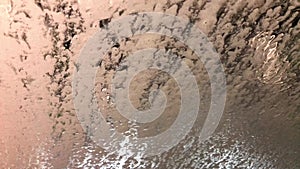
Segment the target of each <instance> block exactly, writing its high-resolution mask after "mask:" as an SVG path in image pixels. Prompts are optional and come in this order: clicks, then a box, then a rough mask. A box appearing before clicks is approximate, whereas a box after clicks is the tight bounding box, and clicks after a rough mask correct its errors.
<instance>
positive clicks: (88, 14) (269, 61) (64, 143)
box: [0, 0, 300, 169]
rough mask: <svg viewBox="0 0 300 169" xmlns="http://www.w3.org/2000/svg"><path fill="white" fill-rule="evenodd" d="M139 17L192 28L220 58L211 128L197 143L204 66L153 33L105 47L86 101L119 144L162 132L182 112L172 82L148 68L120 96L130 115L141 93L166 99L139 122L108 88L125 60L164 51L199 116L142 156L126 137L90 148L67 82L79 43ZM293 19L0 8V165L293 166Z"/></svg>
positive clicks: (204, 9) (273, 3) (212, 0)
mask: <svg viewBox="0 0 300 169" xmlns="http://www.w3.org/2000/svg"><path fill="white" fill-rule="evenodd" d="M139 12H163V13H166V14H170V15H176V16H178V17H180V18H183V19H185V20H188V21H189V22H190V23H192V24H194V25H196V27H197V28H198V29H199V30H201V31H202V32H203V33H204V34H205V35H206V36H207V38H208V40H209V41H210V42H211V44H212V45H213V46H214V48H215V49H216V52H217V53H218V54H219V56H220V61H221V63H222V66H223V68H224V72H225V76H226V90H227V95H226V103H225V109H224V112H222V113H223V114H222V118H221V121H220V123H219V124H218V128H217V129H216V131H215V132H214V133H213V134H212V135H211V136H210V137H209V138H208V139H206V140H205V141H202V140H201V139H199V133H200V132H201V129H202V127H203V124H204V121H205V119H206V117H207V115H208V110H209V106H210V102H211V98H212V97H213V96H212V93H211V84H210V81H211V80H212V79H210V78H209V77H208V72H207V69H206V68H205V66H204V65H205V63H203V62H201V60H200V59H199V58H198V57H197V55H196V54H195V53H194V52H193V51H192V50H191V49H190V48H188V47H187V45H186V44H184V43H183V42H180V41H178V40H176V39H174V38H172V37H166V36H163V35H157V34H156V35H154V34H144V35H136V36H133V37H131V38H125V37H124V38H122V39H118V41H117V43H108V44H109V45H110V46H109V47H110V48H109V50H108V51H106V53H105V54H101V53H99V58H101V62H99V63H95V64H96V66H97V72H96V78H95V81H94V83H95V98H96V100H97V102H98V106H99V107H98V108H99V109H102V113H103V116H104V118H105V120H106V122H107V123H108V124H109V125H110V126H111V128H113V129H114V130H117V131H118V132H120V133H123V134H124V135H126V136H129V137H130V136H136V135H138V137H151V136H155V135H157V134H159V133H162V132H164V131H167V130H168V128H170V126H171V125H172V124H173V123H174V121H175V119H176V117H177V115H178V112H179V110H180V106H181V104H183V103H181V98H182V96H180V91H181V90H182V89H180V86H179V85H178V84H177V83H176V79H174V78H172V77H171V76H170V75H168V74H167V73H166V72H162V71H159V70H155V69H151V70H147V71H146V70H145V71H141V72H139V74H137V75H136V76H135V77H134V78H133V79H131V82H130V87H129V93H130V94H129V98H130V101H131V103H132V106H133V107H134V108H136V109H137V110H139V111H144V110H149V109H150V108H151V105H152V103H153V100H155V99H154V98H155V97H156V95H155V93H154V95H153V93H151V91H153V90H156V89H160V90H162V91H163V92H164V93H165V95H164V96H165V97H166V98H167V101H168V102H167V103H166V109H165V110H164V113H163V115H162V116H160V117H159V118H158V119H156V120H155V121H152V122H150V123H147V124H141V123H133V122H131V121H130V120H127V119H126V118H125V117H124V116H121V115H120V114H119V112H118V110H117V109H116V105H115V103H116V101H115V99H114V95H113V92H111V88H112V86H113V85H112V80H111V79H112V77H115V75H116V73H117V72H122V71H126V69H127V67H126V65H125V66H124V64H125V63H127V61H128V60H129V58H130V56H131V55H132V54H133V53H134V52H135V51H138V50H141V49H145V48H156V49H164V50H165V51H170V52H172V54H174V55H175V56H177V57H180V58H181V59H182V60H183V61H184V63H186V65H187V66H188V67H189V68H190V70H191V72H192V73H193V74H194V76H195V79H196V82H197V84H198V87H199V93H200V100H201V101H200V105H199V112H201V113H199V114H198V117H197V119H195V120H196V122H195V123H194V125H193V128H192V129H191V130H190V132H189V133H188V135H187V136H186V137H185V138H184V139H182V140H181V141H180V142H179V144H177V145H176V146H174V147H172V148H171V149H170V150H169V151H166V152H163V153H162V154H159V155H156V156H152V157H145V158H144V157H143V154H131V152H129V151H128V150H127V147H126V146H127V145H128V144H129V142H126V140H124V142H123V143H122V144H124V146H123V148H120V149H119V150H118V151H117V152H110V151H107V150H104V149H103V148H101V147H100V146H99V145H97V144H96V143H95V140H93V139H92V138H91V137H90V133H89V130H88V129H86V128H84V127H82V125H81V123H80V118H79V117H78V114H77V112H76V108H75V106H74V96H76V92H78V91H74V90H73V83H72V80H73V78H74V74H75V73H76V72H78V71H79V70H80V68H81V67H80V64H78V60H79V58H80V57H83V58H84V56H82V55H81V51H82V49H83V48H84V46H85V45H86V44H87V42H88V40H89V39H90V38H91V37H94V36H95V33H96V32H98V31H101V30H105V29H106V28H107V27H108V25H109V24H110V23H111V22H113V21H115V20H117V19H119V18H122V17H124V16H127V15H130V14H131V15H134V14H136V13H139ZM299 18H300V2H299V0H287V1H285V0H254V1H234V0H220V1H216V0H209V1H208V0H206V1H204V0H203V1H193V0H173V1H169V0H163V1H158V0H145V1H139V0H131V1H125V0H122V1H121V0H105V1H96V0H86V1H83V0H60V1H49V0H34V1H33V0H32V1H25V0H19V1H16V0H1V1H0V25H1V29H0V37H1V38H0V64H1V65H0V96H1V97H0V159H1V160H0V168H70V169H71V168H104V169H105V168H249V169H252V168H254V169H256V168H264V169H269V168H279V169H287V168H291V169H296V168H300V160H299V159H300V144H299V143H300V22H299ZM166 25H167V24H166ZM146 26H147V25H146ZM133 32H134V31H133ZM99 43H104V41H99ZM97 50H98V49H97ZM97 50H96V52H97ZM99 51H100V49H99ZM129 67H130V65H129ZM213 80H215V79H213ZM184 126H185V125H183V128H184ZM87 128H88V127H87ZM178 132H179V131H178ZM162 144H163V143H162ZM141 152H142V151H141Z"/></svg>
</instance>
